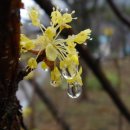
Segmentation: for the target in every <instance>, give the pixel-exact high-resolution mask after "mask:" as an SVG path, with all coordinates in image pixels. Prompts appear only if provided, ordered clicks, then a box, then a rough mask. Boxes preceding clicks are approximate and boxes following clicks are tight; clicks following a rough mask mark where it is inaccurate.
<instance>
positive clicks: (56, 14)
mask: <svg viewBox="0 0 130 130" xmlns="http://www.w3.org/2000/svg"><path fill="white" fill-rule="evenodd" d="M61 18H62V14H61V12H60V11H59V10H55V11H53V12H52V13H51V21H52V23H53V24H54V25H56V24H57V23H59V20H60V19H61Z"/></svg>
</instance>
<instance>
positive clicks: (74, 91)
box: [67, 83, 82, 98]
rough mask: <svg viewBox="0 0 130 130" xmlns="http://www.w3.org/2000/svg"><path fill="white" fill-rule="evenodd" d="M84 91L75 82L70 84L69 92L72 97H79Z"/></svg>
mask: <svg viewBox="0 0 130 130" xmlns="http://www.w3.org/2000/svg"><path fill="white" fill-rule="evenodd" d="M81 93H82V87H81V86H80V85H79V84H77V83H75V84H69V85H68V89H67V94H68V96H69V97H70V98H78V97H79V96H80V95H81Z"/></svg>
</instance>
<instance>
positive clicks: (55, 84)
mask: <svg viewBox="0 0 130 130" xmlns="http://www.w3.org/2000/svg"><path fill="white" fill-rule="evenodd" d="M50 84H51V85H52V86H53V87H57V86H58V85H57V83H56V81H55V80H52V81H50Z"/></svg>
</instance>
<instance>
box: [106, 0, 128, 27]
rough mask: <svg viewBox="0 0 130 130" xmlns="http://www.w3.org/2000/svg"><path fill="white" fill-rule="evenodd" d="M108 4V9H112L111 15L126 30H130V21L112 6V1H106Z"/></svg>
mask: <svg viewBox="0 0 130 130" xmlns="http://www.w3.org/2000/svg"><path fill="white" fill-rule="evenodd" d="M106 1H107V3H108V4H109V6H110V8H111V9H112V11H113V13H114V14H115V15H116V16H117V18H118V19H119V20H120V21H121V22H122V23H123V24H125V25H126V26H127V27H128V28H130V20H128V19H126V18H125V17H124V16H123V14H122V13H121V12H120V11H119V9H118V8H117V7H116V5H115V4H114V1H113V0H106Z"/></svg>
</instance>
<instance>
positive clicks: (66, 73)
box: [62, 68, 77, 79]
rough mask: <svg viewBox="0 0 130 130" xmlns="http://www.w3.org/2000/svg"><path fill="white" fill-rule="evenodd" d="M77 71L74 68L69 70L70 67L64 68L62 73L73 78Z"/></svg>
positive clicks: (67, 77)
mask: <svg viewBox="0 0 130 130" xmlns="http://www.w3.org/2000/svg"><path fill="white" fill-rule="evenodd" d="M76 73H77V70H74V68H73V70H71V71H69V70H68V68H66V69H63V70H62V75H63V77H64V78H65V79H73V78H74V76H75V75H76Z"/></svg>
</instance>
